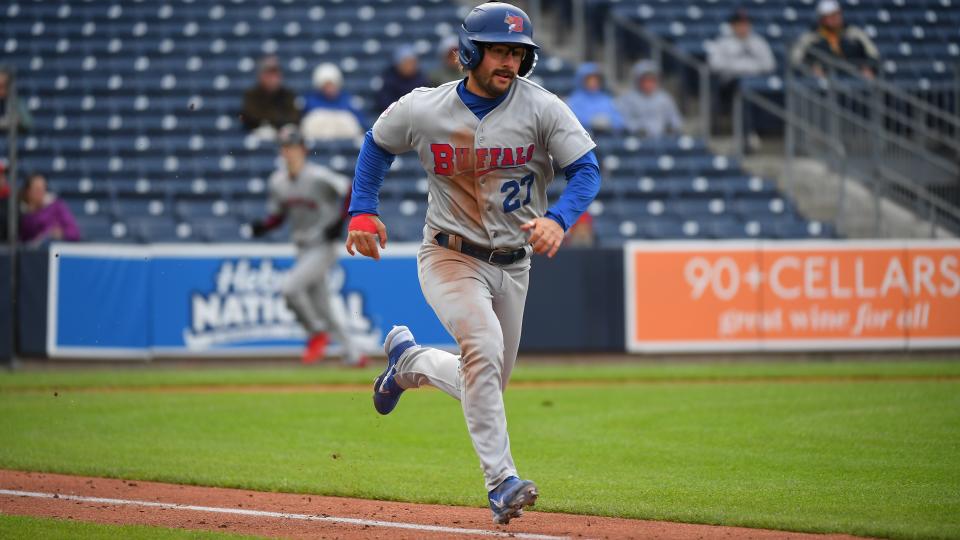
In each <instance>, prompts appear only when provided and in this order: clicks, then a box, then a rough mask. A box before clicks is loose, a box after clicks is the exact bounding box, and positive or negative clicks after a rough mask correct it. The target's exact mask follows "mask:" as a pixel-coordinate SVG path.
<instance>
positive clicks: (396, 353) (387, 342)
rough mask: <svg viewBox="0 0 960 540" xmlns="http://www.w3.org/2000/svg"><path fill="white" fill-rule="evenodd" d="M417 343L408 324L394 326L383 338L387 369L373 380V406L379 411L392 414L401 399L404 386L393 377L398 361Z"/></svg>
mask: <svg viewBox="0 0 960 540" xmlns="http://www.w3.org/2000/svg"><path fill="white" fill-rule="evenodd" d="M416 345H417V342H416V341H414V340H413V334H412V333H410V329H409V328H407V327H406V326H394V327H393V329H392V330H390V333H389V334H387V337H386V339H384V340H383V350H384V352H386V353H387V369H385V370H383V373H381V374H380V376H379V377H377V380H375V381H374V382H373V406H374V408H376V409H377V412H378V413H380V414H390V412H391V411H393V409H394V407H396V406H397V402H398V401H400V394H402V393H403V388H400V385H398V384H397V381H395V380H394V379H393V376H394V374H395V373H396V371H397V361H398V360H400V355H402V354H403V352H404V351H406V350H407V349H409V348H410V347H416Z"/></svg>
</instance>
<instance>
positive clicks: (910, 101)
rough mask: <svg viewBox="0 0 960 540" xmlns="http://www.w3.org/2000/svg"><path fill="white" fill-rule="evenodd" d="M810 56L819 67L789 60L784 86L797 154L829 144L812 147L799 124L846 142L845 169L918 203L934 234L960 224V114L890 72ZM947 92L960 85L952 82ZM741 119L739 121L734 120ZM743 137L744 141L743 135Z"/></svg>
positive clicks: (788, 135) (894, 196)
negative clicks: (870, 76) (869, 75)
mask: <svg viewBox="0 0 960 540" xmlns="http://www.w3.org/2000/svg"><path fill="white" fill-rule="evenodd" d="M811 55H812V56H813V59H814V62H815V63H816V64H817V65H818V66H819V67H820V69H818V70H815V69H814V68H812V67H811V66H810V65H791V66H787V71H786V84H785V86H784V88H785V91H786V96H785V98H786V111H787V113H788V115H789V117H790V119H791V120H790V121H789V122H786V123H785V126H786V132H785V134H784V136H785V143H786V146H787V148H788V149H792V150H791V151H795V152H798V153H811V150H814V151H818V150H819V151H822V149H819V148H810V147H808V146H809V141H808V139H807V138H805V137H804V136H803V135H802V134H800V133H797V129H798V126H803V128H804V131H805V132H811V131H814V132H816V133H818V134H819V135H820V136H821V137H819V138H826V139H827V140H829V141H830V144H831V145H843V147H844V149H845V153H846V163H845V168H846V170H848V171H849V172H850V173H851V174H853V175H854V176H856V177H857V178H858V180H860V181H861V182H862V183H863V184H864V185H865V186H867V187H869V189H870V190H871V191H872V193H873V194H874V196H875V197H877V198H878V199H879V198H881V197H882V198H889V199H891V200H894V201H896V202H898V203H900V204H903V205H905V206H907V207H909V208H911V209H912V210H913V211H914V213H916V214H917V215H919V216H922V217H924V218H925V219H927V220H929V221H930V222H931V234H934V232H935V230H936V226H937V225H938V224H939V225H943V226H945V227H948V228H950V229H953V230H954V231H955V232H956V228H957V225H960V138H958V137H957V134H960V117H958V116H956V115H954V114H952V113H951V112H950V111H949V110H945V109H944V108H940V107H938V106H936V105H934V104H931V103H929V102H927V101H926V100H925V99H923V98H921V97H918V96H915V95H912V94H910V93H909V92H908V91H907V90H905V89H903V88H900V87H898V86H896V85H894V84H892V83H890V82H888V81H885V80H883V79H876V80H867V79H865V78H864V77H863V76H862V75H861V73H860V72H859V70H857V69H856V68H855V67H854V66H852V65H850V64H848V63H846V62H841V61H838V60H837V59H835V58H833V57H830V56H828V55H826V54H823V53H821V52H819V51H811ZM821 70H822V71H821ZM943 91H944V92H947V93H952V92H954V89H953V88H952V86H950V85H946V86H945V87H944V89H943ZM740 110H741V111H742V107H741V109H740ZM740 122H741V120H739V119H738V120H735V125H738V124H739V123H740ZM740 135H742V133H741V134H740ZM819 138H818V139H819ZM737 141H738V145H737V146H738V148H742V143H741V142H739V141H742V137H740V138H738V139H737ZM792 157H793V156H788V159H789V158H792ZM881 227H882V223H881V220H880V217H879V216H878V217H877V221H876V225H875V234H876V235H878V236H879V235H881V234H882V233H883V231H882V230H881Z"/></svg>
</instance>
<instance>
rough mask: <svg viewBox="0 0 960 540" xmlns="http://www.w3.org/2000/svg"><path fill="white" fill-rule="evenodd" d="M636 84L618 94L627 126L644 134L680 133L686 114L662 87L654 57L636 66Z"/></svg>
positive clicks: (618, 104) (656, 135) (653, 135)
mask: <svg viewBox="0 0 960 540" xmlns="http://www.w3.org/2000/svg"><path fill="white" fill-rule="evenodd" d="M631 73H632V75H633V84H634V86H633V88H632V89H631V90H630V91H629V92H627V93H625V94H623V95H622V96H620V97H619V98H617V108H619V109H620V114H622V115H623V121H624V123H625V124H626V126H627V130H628V131H630V132H631V133H634V134H636V135H641V136H645V137H661V136H663V135H665V134H667V133H680V131H681V130H682V129H683V118H681V117H680V111H679V110H678V109H677V104H676V103H675V102H674V101H673V98H672V97H670V94H668V93H666V92H664V91H663V90H662V89H661V88H660V73H659V70H658V69H657V65H656V64H654V63H653V62H652V61H651V60H641V61H639V62H637V63H636V64H635V65H634V66H633V70H632V72H631Z"/></svg>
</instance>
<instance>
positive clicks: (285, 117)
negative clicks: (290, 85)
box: [240, 55, 300, 140]
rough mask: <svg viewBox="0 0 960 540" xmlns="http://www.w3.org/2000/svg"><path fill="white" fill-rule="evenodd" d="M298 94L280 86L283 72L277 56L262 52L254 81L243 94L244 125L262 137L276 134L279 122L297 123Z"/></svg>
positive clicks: (267, 137) (298, 116)
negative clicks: (265, 54) (255, 81)
mask: <svg viewBox="0 0 960 540" xmlns="http://www.w3.org/2000/svg"><path fill="white" fill-rule="evenodd" d="M296 99H297V96H296V95H295V94H294V93H293V92H291V91H290V90H288V89H287V88H285V87H284V86H283V72H282V71H281V70H280V61H279V60H278V59H277V57H276V56H273V55H271V56H265V57H263V58H262V59H261V60H260V64H259V66H258V69H257V84H255V85H254V86H252V87H250V88H249V89H247V91H246V92H244V94H243V110H242V111H241V113H240V119H241V120H242V121H243V127H244V128H246V129H248V130H257V134H258V135H260V136H261V137H263V138H265V139H270V140H272V139H273V138H274V137H276V130H278V129H280V127H281V126H284V125H286V124H291V123H294V124H295V123H297V121H298V120H300V111H299V110H297V104H296Z"/></svg>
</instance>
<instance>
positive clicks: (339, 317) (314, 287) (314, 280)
mask: <svg viewBox="0 0 960 540" xmlns="http://www.w3.org/2000/svg"><path fill="white" fill-rule="evenodd" d="M336 248H337V246H336V245H335V244H332V243H324V244H314V245H308V246H297V262H296V264H294V266H293V268H291V269H290V273H289V274H287V277H286V280H284V283H283V288H282V291H283V297H284V299H286V301H287V305H288V306H289V307H290V310H291V311H293V313H294V314H295V315H296V316H297V320H298V321H300V324H301V325H303V328H304V330H306V331H307V333H308V334H310V335H313V334H316V333H319V332H327V333H329V334H330V336H331V337H332V338H333V339H334V340H335V341H337V343H340V345H341V346H342V347H343V357H344V359H345V360H346V361H347V362H354V361H356V360H358V359H359V358H360V351H359V350H357V347H356V345H355V344H354V342H353V340H352V339H351V338H350V333H349V332H348V331H347V313H346V310H345V308H344V306H343V302H340V301H339V299H337V298H336V294H337V292H336V291H331V290H330V285H329V279H328V273H329V271H330V268H331V267H332V266H333V265H334V264H336V263H337V249H336Z"/></svg>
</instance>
